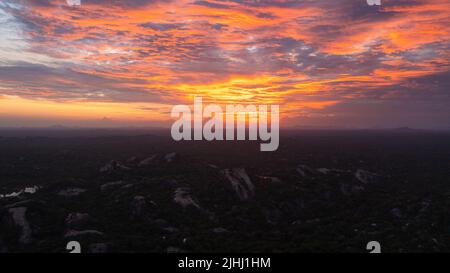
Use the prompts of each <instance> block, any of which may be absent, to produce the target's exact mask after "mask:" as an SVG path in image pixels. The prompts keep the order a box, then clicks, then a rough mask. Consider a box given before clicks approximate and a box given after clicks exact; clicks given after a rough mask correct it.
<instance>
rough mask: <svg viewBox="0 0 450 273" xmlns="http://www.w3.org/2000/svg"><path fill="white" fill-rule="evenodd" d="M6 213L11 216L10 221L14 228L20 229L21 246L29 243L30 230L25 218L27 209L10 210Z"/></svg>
mask: <svg viewBox="0 0 450 273" xmlns="http://www.w3.org/2000/svg"><path fill="white" fill-rule="evenodd" d="M8 212H9V214H10V216H11V220H12V223H13V224H14V226H16V227H17V228H19V229H20V236H19V243H21V244H29V243H31V242H32V238H31V235H32V230H31V225H30V223H29V222H28V220H27V217H26V213H27V208H26V207H17V208H10V209H9V210H8Z"/></svg>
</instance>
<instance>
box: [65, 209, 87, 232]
mask: <svg viewBox="0 0 450 273" xmlns="http://www.w3.org/2000/svg"><path fill="white" fill-rule="evenodd" d="M90 221H91V217H90V216H89V214H87V213H78V212H74V213H70V214H69V215H68V216H67V218H66V221H65V224H66V227H68V228H70V229H81V228H84V227H86V225H87V224H88V223H89V222H90Z"/></svg>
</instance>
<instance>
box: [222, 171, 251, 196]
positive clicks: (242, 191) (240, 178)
mask: <svg viewBox="0 0 450 273" xmlns="http://www.w3.org/2000/svg"><path fill="white" fill-rule="evenodd" d="M222 173H223V174H224V175H225V177H226V178H227V179H228V181H229V182H230V183H231V186H232V187H233V189H234V191H235V192H236V194H237V196H238V198H239V199H240V200H241V201H244V200H248V199H250V198H251V197H253V196H254V195H255V186H254V185H253V183H252V181H251V180H250V177H249V176H248V175H247V172H246V171H245V169H239V168H238V169H225V170H223V171H222Z"/></svg>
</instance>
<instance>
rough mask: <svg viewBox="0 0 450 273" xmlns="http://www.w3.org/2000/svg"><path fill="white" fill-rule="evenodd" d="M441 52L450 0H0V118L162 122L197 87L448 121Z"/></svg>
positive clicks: (378, 120)
mask: <svg viewBox="0 0 450 273" xmlns="http://www.w3.org/2000/svg"><path fill="white" fill-rule="evenodd" d="M69 2H71V1H69ZM449 60H450V1H448V0H382V1H381V6H369V5H368V4H367V1H366V0H339V1H331V0H297V1H295V0H222V1H217V0H204V1H203V0H127V1H125V0H124V1H119V0H81V5H80V6H73V5H69V4H68V1H66V0H2V1H1V2H0V127H22V126H25V127H29V126H32V127H39V126H51V125H55V124H58V125H65V126H78V127H121V126H144V127H147V126H150V127H152V126H166V125H168V124H170V123H171V122H172V121H173V120H172V119H171V117H170V111H171V108H172V107H173V106H175V105H178V104H187V105H192V104H193V98H194V97H195V96H202V97H203V100H204V103H216V104H222V105H224V104H238V103H241V104H247V103H249V104H277V105H280V111H281V113H280V118H281V127H332V128H393V127H405V126H408V127H413V128H433V129H436V128H439V129H449V128H450V66H449V63H450V61H449Z"/></svg>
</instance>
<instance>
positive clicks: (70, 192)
mask: <svg viewBox="0 0 450 273" xmlns="http://www.w3.org/2000/svg"><path fill="white" fill-rule="evenodd" d="M84 192H86V189H81V188H67V189H64V190H61V191H59V192H58V195H60V196H64V197H73V196H78V195H80V194H82V193H84Z"/></svg>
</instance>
